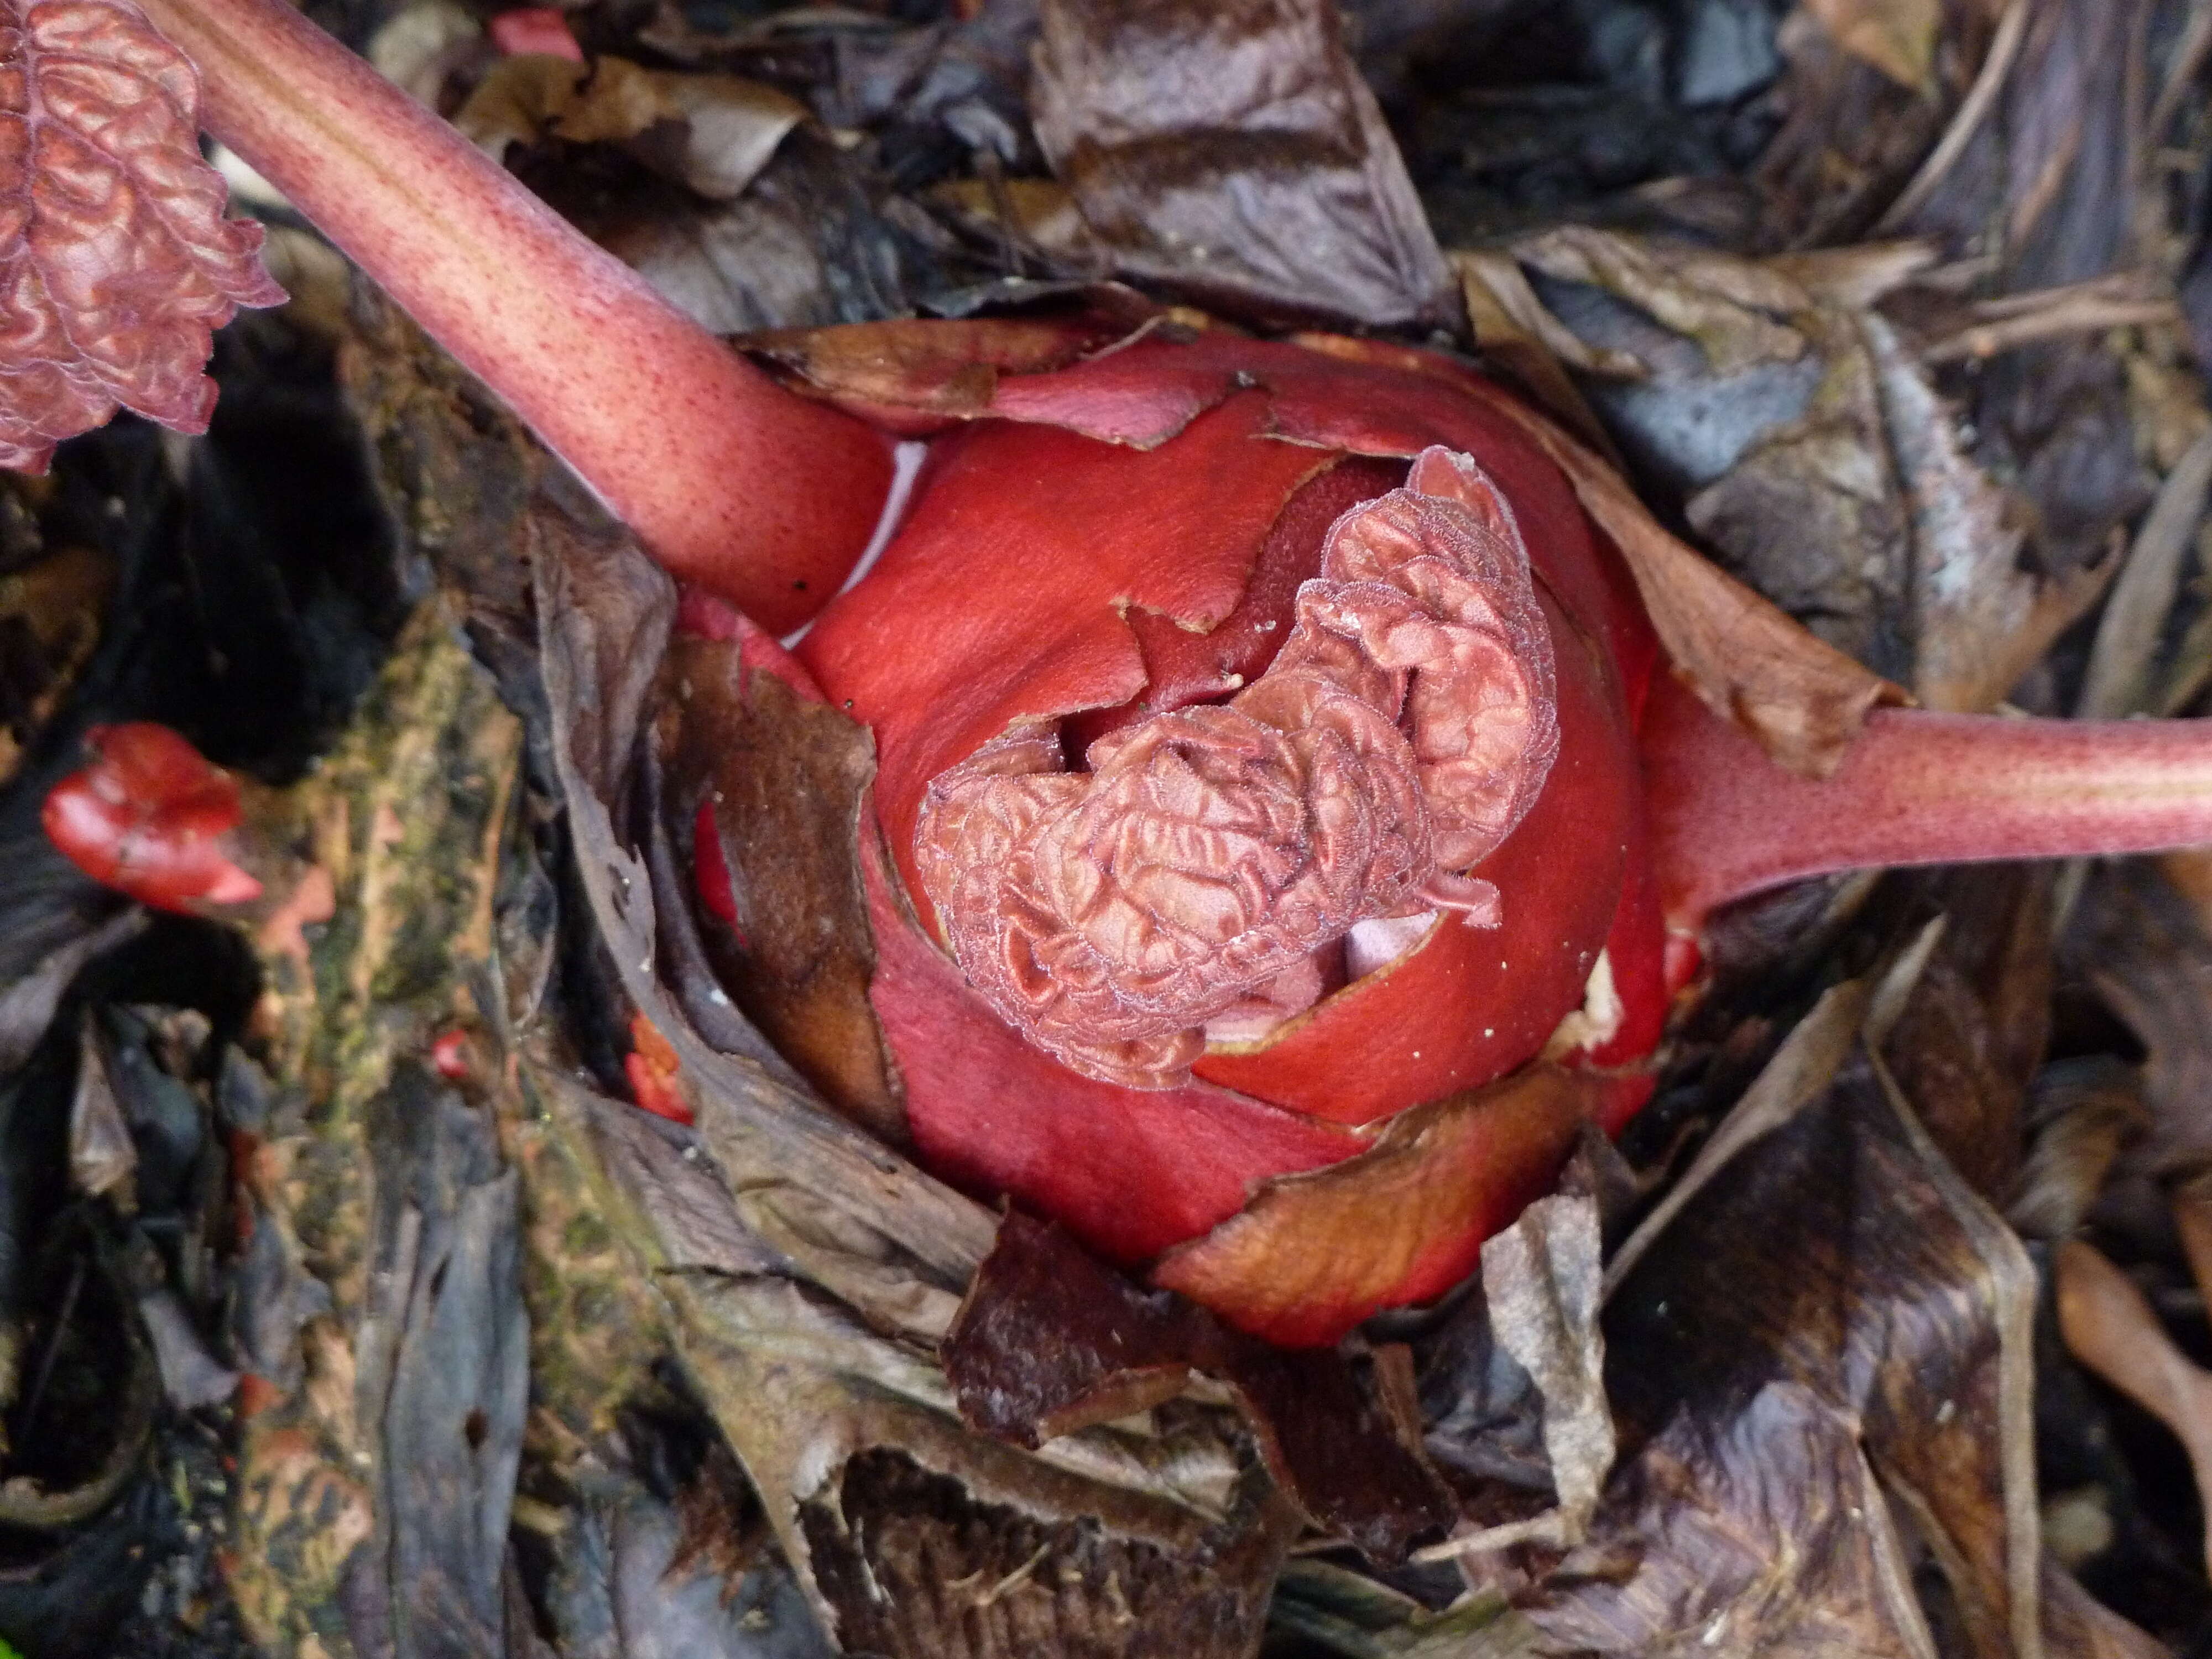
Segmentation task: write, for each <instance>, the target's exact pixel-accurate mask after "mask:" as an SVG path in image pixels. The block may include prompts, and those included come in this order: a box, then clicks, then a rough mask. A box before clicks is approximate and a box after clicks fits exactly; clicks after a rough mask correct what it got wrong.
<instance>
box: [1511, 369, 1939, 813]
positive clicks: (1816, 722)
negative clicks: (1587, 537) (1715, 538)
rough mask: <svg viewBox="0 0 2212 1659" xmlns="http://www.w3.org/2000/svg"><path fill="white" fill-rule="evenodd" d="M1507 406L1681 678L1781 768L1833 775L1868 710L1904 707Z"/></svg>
mask: <svg viewBox="0 0 2212 1659" xmlns="http://www.w3.org/2000/svg"><path fill="white" fill-rule="evenodd" d="M1500 407H1501V409H1503V410H1506V411H1507V412H1509V413H1510V414H1511V415H1512V416H1514V418H1515V419H1516V420H1517V421H1519V422H1520V423H1521V424H1522V427H1523V428H1525V429H1526V430H1527V431H1528V434H1529V435H1531V436H1532V437H1534V439H1535V440H1536V441H1538V442H1539V443H1540V444H1541V445H1542V446H1543V447H1544V450H1545V453H1547V454H1548V455H1550V456H1551V458H1552V459H1553V461H1554V462H1555V463H1557V464H1558V465H1559V470H1560V471H1562V472H1564V473H1565V474H1566V475H1567V480H1568V482H1569V483H1571V484H1572V485H1573V486H1574V489H1575V495H1576V496H1577V499H1579V500H1580V501H1581V502H1582V504H1583V511H1584V512H1586V513H1589V515H1590V517H1591V519H1592V520H1595V522H1596V524H1597V525H1598V526H1599V527H1600V528H1601V529H1602V530H1603V531H1604V532H1606V534H1607V535H1608V536H1610V537H1612V538H1613V544H1614V545H1615V546H1616V547H1618V548H1620V552H1621V556H1622V557H1624V558H1625V559H1626V560H1627V562H1628V568H1629V569H1630V571H1631V572H1632V574H1634V575H1635V578H1636V586H1637V592H1638V593H1640V594H1641V595H1642V596H1643V599H1644V609H1645V611H1647V612H1648V613H1649V615H1650V618H1651V625H1652V627H1653V628H1654V629H1656V631H1657V633H1658V635H1659V639H1660V642H1661V644H1662V645H1663V646H1664V647H1665V648H1666V652H1667V654H1668V658H1669V659H1672V661H1673V664H1674V671H1675V673H1676V674H1678V675H1680V677H1681V678H1682V679H1683V680H1684V681H1685V682H1686V684H1688V685H1689V686H1690V688H1691V689H1692V690H1693V691H1695V692H1696V693H1697V695H1698V699H1699V702H1703V703H1704V704H1705V706H1706V707H1707V708H1711V710H1712V711H1713V712H1714V713H1715V714H1719V715H1720V716H1721V717H1722V718H1723V719H1725V720H1731V721H1734V722H1735V723H1736V724H1738V725H1740V726H1743V727H1744V728H1745V729H1746V730H1747V731H1748V732H1750V733H1751V734H1752V735H1753V737H1755V738H1758V740H1759V744H1760V746H1761V747H1762V748H1764V749H1765V750H1766V752H1767V753H1768V754H1769V755H1770V756H1771V757H1773V758H1774V759H1775V760H1777V761H1778V762H1780V763H1782V764H1783V765H1784V766H1788V767H1790V768H1791V769H1794V770H1796V771H1799V772H1804V773H1808V774H1810V775H1814V776H1816V777H1817V776H1826V775H1827V774H1828V773H1829V772H1831V771H1832V770H1834V769H1835V768H1836V767H1837V765H1838V764H1839V763H1841V762H1842V760H1843V757H1844V750H1845V749H1847V748H1848V747H1849V746H1850V741H1851V739H1852V738H1854V737H1856V736H1857V734H1858V731H1859V728H1860V726H1863V724H1864V723H1865V720H1866V717H1867V715H1868V714H1869V713H1870V712H1871V711H1872V710H1874V709H1875V708H1880V707H1881V706H1883V705H1885V704H1895V703H1901V702H1905V701H1906V700H1907V699H1906V697H1905V693H1904V692H1903V691H1902V690H1899V688H1898V687H1897V686H1895V685H1893V684H1890V683H1889V682H1888V681H1887V680H1885V679H1883V678H1881V676H1880V675H1878V674H1875V673H1873V672H1871V671H1869V670H1867V669H1865V668H1863V667H1861V666H1860V665H1858V664H1857V663H1856V662H1853V661H1852V660H1851V659H1850V658H1849V657H1847V656H1845V655H1844V653H1842V652H1840V651H1838V650H1837V649H1836V648H1835V647H1833V646H1830V645H1826V644H1823V643H1822V642H1821V641H1819V640H1816V639H1814V637H1813V636H1812V635H1809V634H1808V633H1807V632H1806V631H1805V630H1804V629H1802V628H1801V627H1799V626H1798V625H1797V624H1796V623H1795V622H1793V621H1791V620H1790V617H1788V616H1787V615H1786V614H1784V612H1783V611H1781V610H1780V609H1779V608H1778V607H1777V606H1776V605H1773V604H1772V603H1771V602H1770V601H1768V600H1766V599H1761V598H1760V597H1759V595H1758V594H1756V593H1754V592H1752V591H1751V589H1749V588H1748V587H1746V586H1743V585H1742V584H1741V583H1740V582H1738V581H1737V580H1735V578H1734V577H1732V576H1730V575H1729V574H1727V573H1726V572H1725V571H1723V570H1722V569H1721V568H1719V567H1718V566H1717V565H1716V564H1714V563H1712V562H1711V561H1710V560H1708V559H1706V558H1705V556H1703V555H1702V554H1699V552H1697V551H1696V550H1694V549H1692V548H1691V547H1689V546H1688V545H1686V544H1685V543H1683V542H1682V540H1681V539H1680V538H1678V537H1676V536H1674V534H1673V533H1671V532H1669V531H1668V529H1667V528H1666V527H1665V526H1663V525H1662V524H1661V523H1660V522H1659V521H1658V520H1656V519H1655V518H1654V517H1652V516H1651V510H1650V508H1649V507H1645V506H1644V503H1643V501H1641V500H1639V499H1638V496H1637V494H1636V491H1635V490H1634V489H1632V488H1631V487H1630V485H1629V483H1628V481H1627V480H1626V479H1625V478H1623V477H1621V476H1620V474H1619V473H1618V472H1616V471H1613V468H1612V467H1610V466H1608V465H1606V463H1605V462H1604V461H1602V460H1601V459H1598V457H1597V456H1595V455H1594V454H1592V453H1590V452H1589V450H1587V449H1585V448H1584V447H1583V446H1582V445H1581V444H1579V443H1577V442H1576V441H1575V440H1574V439H1572V438H1571V437H1570V436H1568V435H1567V434H1566V433H1565V432H1564V431H1562V430H1560V429H1559V428H1558V427H1556V426H1554V425H1553V423H1552V422H1549V421H1547V419H1545V418H1544V416H1541V415H1539V414H1537V413H1536V412H1535V411H1534V410H1528V409H1523V408H1522V407H1521V406H1520V405H1518V404H1501V405H1500Z"/></svg>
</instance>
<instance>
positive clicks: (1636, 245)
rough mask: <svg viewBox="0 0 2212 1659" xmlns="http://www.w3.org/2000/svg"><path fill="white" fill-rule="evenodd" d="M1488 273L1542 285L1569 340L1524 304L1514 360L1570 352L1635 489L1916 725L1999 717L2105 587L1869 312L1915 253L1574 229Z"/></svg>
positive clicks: (1921, 253)
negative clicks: (1653, 497) (2047, 534)
mask: <svg viewBox="0 0 2212 1659" xmlns="http://www.w3.org/2000/svg"><path fill="white" fill-rule="evenodd" d="M1487 257H1488V258H1489V260H1490V261H1491V263H1492V264H1493V265H1495V264H1504V265H1505V266H1506V267H1507V269H1509V270H1516V271H1517V270H1518V268H1519V264H1526V265H1527V266H1528V268H1529V269H1531V270H1535V271H1538V272H1541V274H1542V275H1543V276H1545V277H1547V279H1550V281H1551V283H1552V284H1553V286H1552V287H1550V288H1548V289H1547V294H1548V295H1551V296H1552V297H1553V300H1554V301H1555V303H1556V304H1557V305H1558V306H1559V310H1560V313H1562V315H1564V316H1565V317H1566V318H1571V319H1572V327H1571V328H1570V327H1569V326H1568V324H1567V322H1565V321H1564V320H1562V315H1554V314H1553V313H1552V312H1550V311H1547V310H1545V309H1543V308H1542V307H1541V304H1539V303H1538V302H1537V301H1535V298H1534V295H1530V297H1529V301H1528V304H1531V305H1535V306H1536V307H1537V313H1538V317H1539V318H1540V319H1548V326H1547V327H1544V328H1538V327H1536V326H1534V325H1524V326H1523V328H1522V341H1521V343H1520V346H1519V351H1520V354H1521V355H1522V356H1528V355H1530V354H1533V353H1538V352H1541V351H1542V350H1544V349H1553V350H1554V351H1557V350H1558V348H1557V346H1556V344H1555V342H1556V340H1557V337H1558V336H1559V334H1561V333H1565V334H1566V335H1567V337H1568V338H1569V339H1570V340H1571V341H1572V342H1573V343H1574V347H1573V350H1572V352H1559V356H1558V363H1557V365H1556V369H1557V372H1558V373H1559V374H1560V375H1561V376H1562V377H1563V378H1565V376H1566V374H1567V372H1568V371H1571V374H1572V376H1573V377H1574V379H1575V381H1576V383H1577V384H1576V386H1574V387H1573V390H1574V395H1575V396H1577V398H1579V397H1580V396H1581V395H1582V392H1583V390H1587V392H1588V395H1589V400H1590V401H1591V402H1592V403H1595V404H1597V405H1598V406H1599V407H1600V408H1601V409H1603V410H1604V411H1605V413H1606V416H1607V418H1608V419H1609V420H1611V421H1612V422H1613V423H1614V428H1615V432H1616V434H1617V435H1618V436H1619V438H1620V443H1621V444H1622V446H1623V447H1625V448H1626V449H1628V450H1629V451H1630V452H1631V453H1632V454H1633V455H1634V457H1635V458H1636V460H1637V462H1638V465H1639V467H1640V468H1641V473H1642V476H1644V477H1645V478H1646V481H1647V482H1652V483H1656V484H1658V485H1660V486H1662V488H1663V489H1665V490H1680V492H1681V496H1682V499H1681V507H1682V511H1683V514H1684V516H1685V517H1686V519H1687V520H1688V521H1689V522H1690V523H1691V524H1692V526H1694V527H1695V529H1696V530H1697V531H1698V532H1699V535H1700V537H1701V538H1704V540H1705V543H1706V544H1708V545H1710V546H1711V547H1712V548H1713V549H1714V550H1716V552H1717V556H1718V557H1719V558H1720V560H1721V562H1722V563H1723V565H1724V566H1725V567H1726V568H1728V569H1729V571H1730V572H1731V573H1732V574H1736V575H1738V576H1741V578H1743V579H1744V580H1746V581H1747V582H1748V583H1749V584H1750V585H1751V586H1753V587H1755V588H1757V589H1758V590H1759V592H1761V593H1762V594H1764V595H1765V596H1766V597H1768V598H1769V599H1773V600H1774V601H1775V602H1776V603H1777V604H1778V605H1780V606H1781V607H1782V608H1783V609H1784V610H1785V611H1789V612H1790V614H1791V615H1792V616H1793V617H1796V618H1797V619H1798V620H1799V621H1800V622H1801V623H1804V624H1805V625H1806V626H1807V627H1808V628H1809V629H1811V630H1812V631H1813V632H1814V634H1816V635H1819V636H1820V637H1821V638H1822V639H1824V640H1826V641H1828V642H1829V643H1830V644H1832V645H1834V646H1836V647H1838V648H1840V649H1841V650H1842V651H1844V653H1847V654H1849V655H1850V656H1852V657H1855V658H1857V659H1859V660H1860V661H1861V662H1863V663H1864V664H1867V665H1869V666H1871V667H1873V668H1875V669H1876V670H1878V671H1882V672H1886V673H1889V674H1891V675H1893V677H1894V678H1897V679H1899V680H1900V681H1904V682H1905V683H1907V684H1909V685H1910V687H1911V690H1912V691H1913V693H1914V695H1915V696H1917V698H1918V699H1919V700H1920V701H1921V702H1923V703H1925V704H1927V705H1928V706H1929V707H1931V708H1942V709H1950V710H1957V711H1961V712H1978V711H1981V710H1984V709H1987V708H1991V707H1993V706H1994V705H1995V704H1996V702H1998V701H1999V700H2000V699H2001V698H2002V697H2003V696H2005V695H2006V694H2007V693H2008V691H2010V690H2011V689H2012V688H2013V686H2014V684H2015V682H2016V681H2018V680H2019V678H2021V675H2022V674H2023V673H2024V672H2025V671H2027V668H2028V667H2029V666H2030V665H2032V664H2033V663H2034V662H2035V661H2036V660H2037V659H2039V658H2040V657H2041V656H2042V654H2043V653H2044V652H2045V651H2046V650H2047V649H2048V648H2049V647H2050V646H2051V641H2053V640H2055V639H2056V638H2057V635H2059V634H2060V633H2061V632H2062V631H2063V629H2065V628H2066V627H2068V626H2069V625H2070V624H2071V623H2073V622H2074V621H2075V619H2076V618H2078V617H2080V616H2081V614H2082V613H2083V612H2084V611H2086V610H2087V607H2088V606H2089V605H2091V604H2092V603H2093V602H2094V600H2095V599H2096V598H2097V596H2098V594H2099V593H2100V592H2101V591H2102V589H2103V584H2104V582H2105V580H2106V579H2107V578H2108V577H2109V576H2110V575H2111V574H2112V565H2111V562H2110V561H2105V562H2101V563H2100V562H2092V563H2090V564H2088V565H2087V566H2081V565H2079V564H2076V563H2075V562H2069V561H2068V560H2066V559H2063V558H2052V557H2050V556H2047V555H2048V551H2049V550H2047V549H2046V548H2045V547H2043V546H2042V545H2041V544H2038V545H2037V546H2036V548H2035V549H2034V550H2033V553H2031V550H2030V549H2029V546H2028V535H2029V531H2030V528H2031V526H2033V524H2034V521H2035V519H2036V513H2035V510H2034V509H2033V507H2031V506H2030V504H2029V501H2028V500H2027V498H2026V497H2025V496H2024V495H2023V494H2022V492H2021V489H2019V488H2018V487H2016V486H2013V485H2008V484H2001V483H1998V482H1997V480H1996V478H1994V477H1991V476H1990V472H1989V471H1986V470H1985V469H1984V466H1983V465H1981V464H1980V463H1979V462H1978V460H1977V459H1976V458H1975V456H1974V455H1973V454H1972V453H1970V449H1969V436H1968V433H1967V429H1966V425H1965V423H1964V422H1962V421H1961V419H1960V416H1959V413H1958V411H1957V410H1954V409H1953V408H1952V407H1951V406H1950V405H1949V404H1947V403H1946V402H1945V401H1944V400H1943V399H1942V398H1940V397H1939V396H1937V395H1936V391H1935V389H1934V387H1933V386H1932V385H1931V384H1930V381H1929V371H1928V369H1927V368H1926V367H1925V366H1924V365H1923V363H1922V362H1919V361H1917V359H1916V358H1915V356H1914V355H1913V353H1912V352H1911V350H1910V349H1909V348H1908V346H1907V345H1906V344H1905V343H1904V342H1903V341H1902V340H1901V339H1900V337H1899V331H1898V330H1897V329H1896V328H1895V327H1893V325H1892V324H1891V323H1890V322H1889V321H1888V320H1887V319H1886V318H1885V317H1884V316H1883V315H1881V313H1878V312H1876V311H1875V310H1874V309H1873V307H1874V306H1875V304H1876V302H1878V301H1881V300H1882V299H1883V298H1885V297H1886V296H1887V295H1889V294H1890V293H1891V292H1892V291H1893V289H1895V288H1896V287H1897V285H1898V284H1899V283H1902V282H1904V281H1905V280H1906V279H1907V278H1909V277H1910V276H1911V275H1913V274H1914V273H1915V272H1916V271H1917V270H1920V269H1921V268H1923V266H1924V265H1925V264H1927V262H1928V258H1929V250H1928V249H1927V247H1926V246H1924V245H1923V244H1920V243H1916V242H1899V243H1890V244H1881V245H1876V246H1873V247H1870V248H1865V249H1847V250H1841V251H1833V252H1822V253H1819V254H1801V255H1792V256H1782V257H1778V258H1771V259H1763V260H1754V259H1747V258H1738V257H1735V256H1733V255H1729V254H1725V253H1718V252H1708V251H1705V250H1687V249H1684V248H1681V247H1679V246H1673V245H1670V244H1667V243H1664V242H1659V241H1656V240H1652V239H1649V238H1642V237H1637V236H1632V235H1629V234H1622V233H1616V232H1608V231H1600V230H1595V229H1590V228H1570V229H1565V230H1559V231H1553V232H1547V233H1545V234H1541V235H1539V236H1535V237H1532V238H1528V239H1526V240H1523V241H1522V242H1521V243H1519V244H1516V246H1515V248H1514V250H1513V258H1512V259H1511V260H1508V259H1506V258H1505V256H1504V255H1491V256H1487ZM1516 261H1517V262H1518V264H1516ZM1463 269H1466V270H1468V273H1469V283H1470V288H1472V285H1473V267H1471V266H1468V267H1463ZM1559 283H1570V284H1572V286H1571V287H1568V288H1564V289H1563V288H1560V287H1559V286H1558V284H1559ZM1497 287H1498V283H1497V281H1496V280H1495V279H1494V278H1493V279H1492V280H1491V281H1490V282H1489V283H1486V288H1487V289H1490V290H1493V291H1494V290H1496V289H1497ZM1616 302H1618V303H1616ZM1655 325H1656V326H1655ZM1623 352H1640V353H1642V354H1643V356H1644V357H1645V358H1646V359H1648V360H1649V361H1648V363H1647V364H1646V366H1645V371H1644V374H1641V375H1640V376H1638V377H1637V378H1636V379H1634V380H1630V381H1623V380H1621V379H1620V377H1619V376H1617V375H1615V374H1611V373H1610V372H1608V369H1607V367H1606V364H1605V360H1604V358H1603V357H1602V356H1600V354H1612V355H1613V356H1618V355H1620V354H1621V353H1623ZM1523 378H1524V379H1527V378H1528V377H1527V376H1526V375H1525V374H1524V376H1523ZM1536 389H1537V390H1538V391H1539V392H1540V396H1541V393H1542V386H1541V382H1539V383H1537V385H1536ZM1542 401H1544V402H1545V404H1547V407H1550V408H1552V409H1553V413H1554V414H1555V415H1559V417H1560V418H1561V419H1562V420H1563V421H1565V423H1566V424H1567V425H1568V426H1569V427H1570V428H1574V429H1576V430H1577V431H1579V430H1580V427H1579V425H1578V423H1577V421H1576V420H1575V418H1574V417H1573V415H1572V411H1571V410H1568V411H1566V412H1565V413H1561V411H1560V410H1559V409H1558V407H1557V402H1558V400H1557V398H1556V397H1552V396H1544V397H1542ZM1615 533H1616V534H1617V535H1618V534H1619V533H1620V532H1615ZM1626 545H1627V544H1626V543H1624V547H1625V548H1626ZM1632 556H1634V555H1633V552H1632ZM1648 598H1649V595H1648V594H1647V599H1648Z"/></svg>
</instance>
